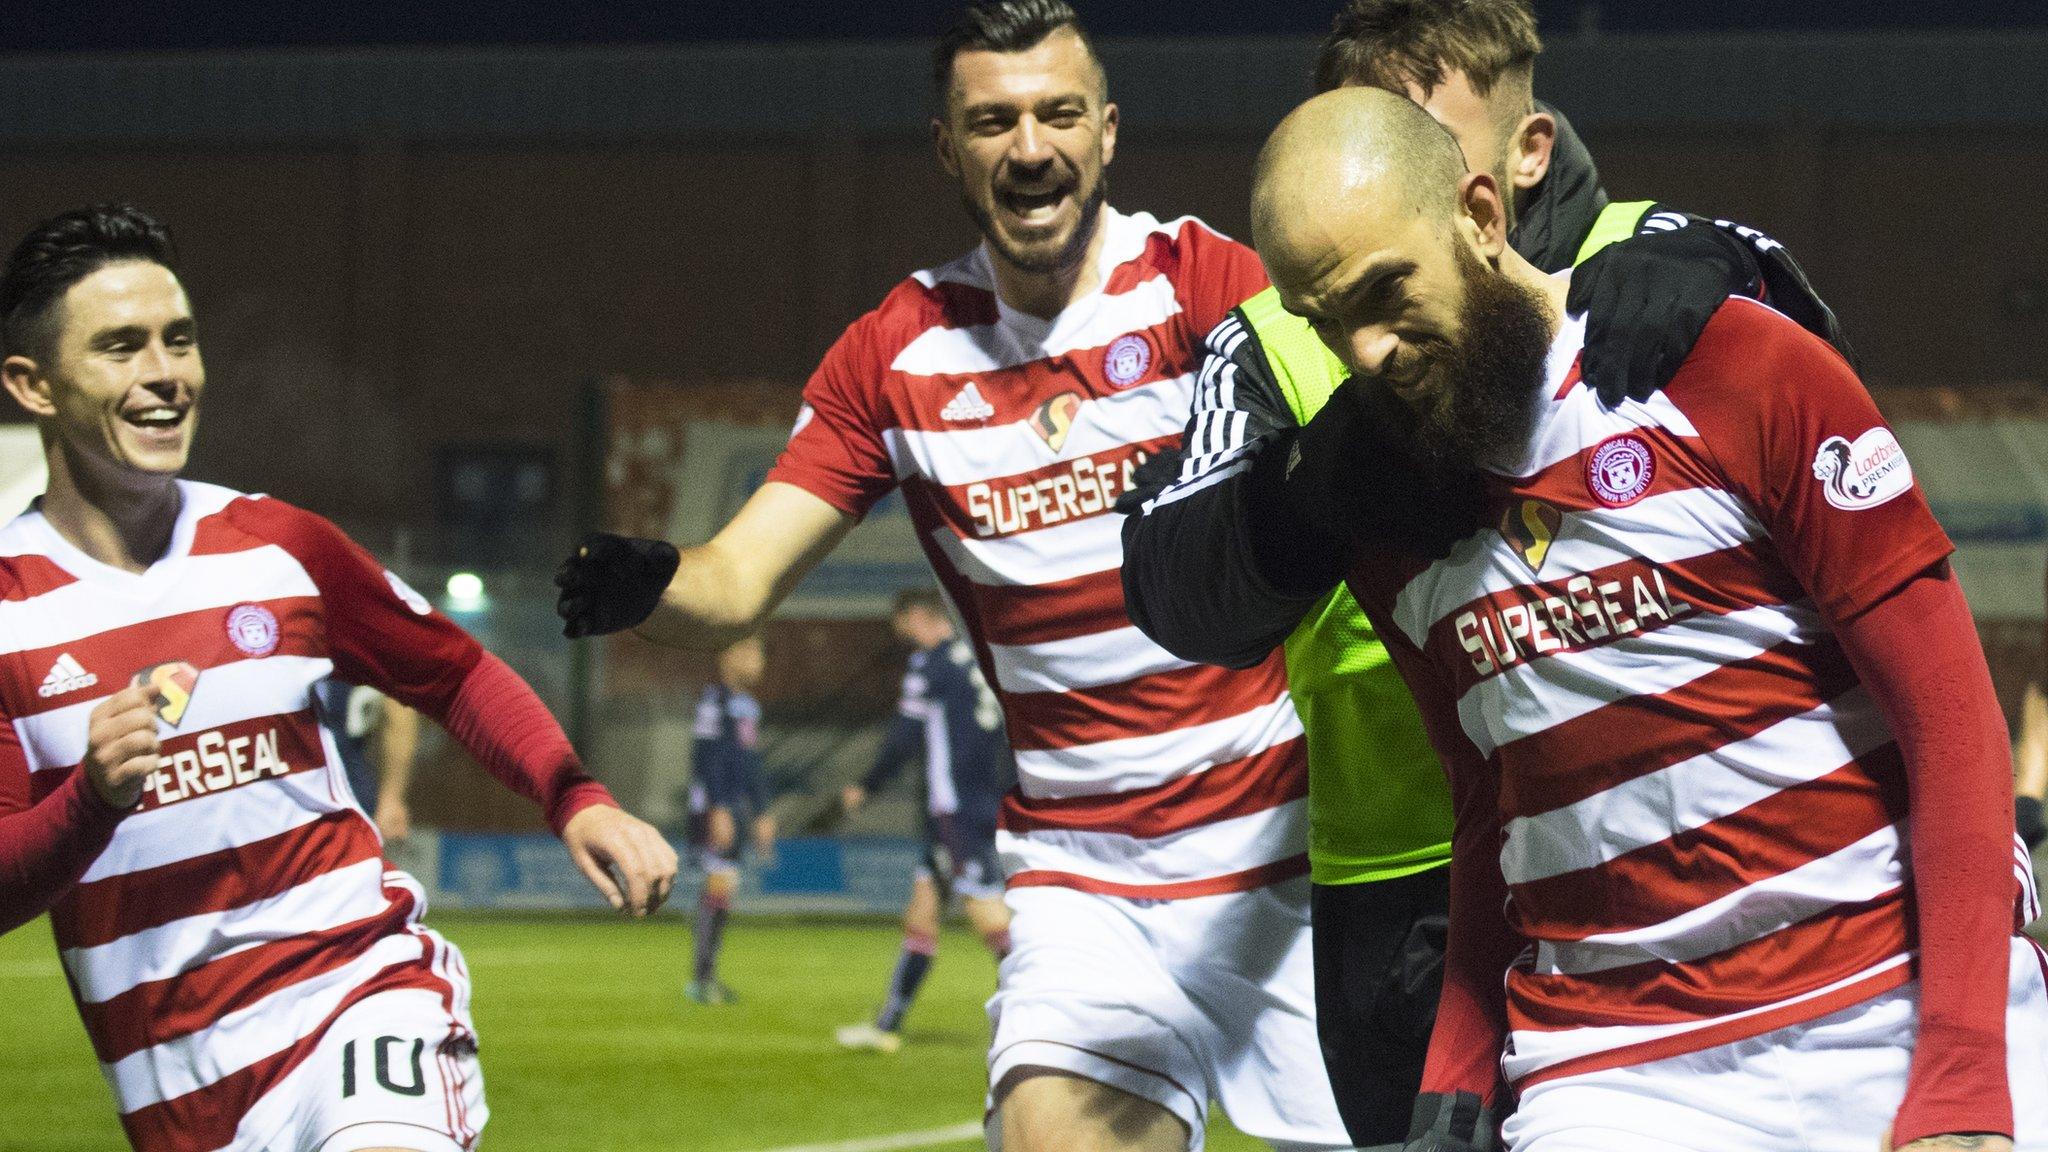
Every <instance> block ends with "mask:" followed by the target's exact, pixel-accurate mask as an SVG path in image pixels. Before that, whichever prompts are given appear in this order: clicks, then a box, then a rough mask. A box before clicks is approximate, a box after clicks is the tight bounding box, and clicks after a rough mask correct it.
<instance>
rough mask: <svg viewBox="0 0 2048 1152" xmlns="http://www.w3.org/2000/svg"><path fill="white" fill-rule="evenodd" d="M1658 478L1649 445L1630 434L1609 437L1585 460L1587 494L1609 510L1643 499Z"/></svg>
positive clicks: (1655, 459)
mask: <svg viewBox="0 0 2048 1152" xmlns="http://www.w3.org/2000/svg"><path fill="white" fill-rule="evenodd" d="M1656 478H1657V457H1656V456H1655V455H1654V454H1652V453H1651V451H1650V444H1649V442H1648V441H1646V440H1644V439H1643V438H1642V437H1641V436H1638V435H1636V434H1635V433H1633V432H1624V433H1622V434H1621V435H1619V436H1609V437H1608V438H1607V439H1605V440H1602V441H1601V442H1600V446H1599V447H1597V448H1595V449H1593V454H1592V455H1591V456H1588V457H1587V458H1586V491H1587V492H1589V493H1591V494H1592V496H1593V499H1595V500H1598V501H1599V502H1601V503H1602V504H1605V505H1607V506H1608V507H1609V508H1620V507H1623V506H1624V505H1628V504H1633V503H1635V502H1636V501H1637V500H1640V499H1642V495H1643V493H1645V492H1648V491H1649V490H1650V481H1652V480H1654V479H1656Z"/></svg>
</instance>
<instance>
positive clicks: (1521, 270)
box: [1500, 248, 1571, 332]
mask: <svg viewBox="0 0 2048 1152" xmlns="http://www.w3.org/2000/svg"><path fill="white" fill-rule="evenodd" d="M1500 270H1501V272H1502V273H1504V274H1506V276H1507V277H1508V279H1510V280H1513V281H1514V282H1515V283H1517V284H1520V285H1521V286H1522V287H1524V288H1526V289H1528V290H1529V291H1530V292H1532V293H1534V294H1535V295H1536V297H1537V299H1539V300H1541V301H1543V318H1544V319H1545V320H1547V321H1549V323H1550V330H1551V331H1552V332H1556V331H1557V329H1558V327H1559V326H1560V325H1562V324H1563V323H1564V316H1565V308H1564V302H1565V296H1566V295H1567V294H1568V293H1569V292H1570V291H1571V281H1569V280H1567V279H1564V278H1562V277H1558V276H1552V275H1551V274H1550V273H1548V272H1545V271H1544V270H1543V269H1541V268H1538V267H1536V266H1535V265H1534V264H1531V263H1529V261H1528V260H1526V259H1524V258H1523V257H1522V254H1521V253H1519V252H1516V251H1515V250H1514V249H1513V248H1509V249H1506V250H1504V251H1503V252H1502V253H1501V258H1500Z"/></svg>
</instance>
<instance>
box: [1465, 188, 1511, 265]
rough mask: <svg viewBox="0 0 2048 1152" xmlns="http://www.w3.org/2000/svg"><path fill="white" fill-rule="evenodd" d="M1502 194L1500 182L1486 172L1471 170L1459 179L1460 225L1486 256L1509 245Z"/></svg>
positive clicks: (1491, 257)
mask: <svg viewBox="0 0 2048 1152" xmlns="http://www.w3.org/2000/svg"><path fill="white" fill-rule="evenodd" d="M1502 195H1503V193H1502V191H1501V187H1500V185H1498V184H1496V183H1495V182H1494V179H1493V177H1492V176H1491V175H1489V174H1487V173H1485V172H1467V173H1465V178H1464V179H1463V180H1461V181H1459V182H1458V219H1457V223H1458V228H1459V230H1460V231H1461V232H1463V233H1465V234H1466V236H1467V237H1468V238H1469V239H1470V240H1471V242H1472V244H1473V246H1474V247H1475V248H1477V249H1478V254H1479V255H1480V257H1481V258H1483V259H1486V260H1492V259H1493V258H1494V257H1496V256H1499V255H1500V254H1501V250H1502V249H1504V248H1506V247H1507V246H1508V220H1507V209H1506V205H1505V204H1504V203H1503V202H1502V200H1501V196H1502Z"/></svg>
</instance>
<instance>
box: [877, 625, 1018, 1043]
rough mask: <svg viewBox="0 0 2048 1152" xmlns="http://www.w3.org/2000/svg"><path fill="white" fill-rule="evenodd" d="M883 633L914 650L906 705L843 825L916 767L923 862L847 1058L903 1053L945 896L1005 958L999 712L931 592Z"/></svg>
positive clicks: (1004, 756)
mask: <svg viewBox="0 0 2048 1152" xmlns="http://www.w3.org/2000/svg"><path fill="white" fill-rule="evenodd" d="M889 624H890V627H892V628H893V629H895V632H896V635H897V636H898V637H899V638H900V639H902V640H903V641H904V642H905V643H908V644H909V645H911V647H912V648H913V649H914V651H912V652H911V654H910V665H909V669H908V671H906V672H905V673H904V674H903V699H902V702H901V703H900V704H898V706H897V716H896V722H895V723H894V724H893V725H891V726H890V728H889V734H888V735H887V737H885V738H884V739H883V742H882V747H881V750H880V751H878V752H877V753H876V754H875V766H874V767H873V768H872V769H870V770H869V771H868V774H867V775H866V776H864V777H862V778H861V781H860V782H859V783H858V784H849V785H847V787H846V790H845V791H844V792H843V793H842V794H841V796H840V801H841V805H842V807H844V809H845V810H846V812H847V813H849V814H851V813H853V812H855V811H858V810H859V809H860V806H861V805H862V804H864V803H866V802H867V798H868V796H869V795H870V794H872V793H873V792H874V791H875V790H876V789H878V788H880V787H882V786H883V785H884V784H886V783H887V782H888V781H889V780H891V779H893V778H894V777H895V776H896V774H897V773H898V772H900V771H901V770H902V768H903V766H904V765H905V764H908V763H909V762H910V761H912V760H914V759H917V758H919V757H922V758H923V760H924V788H923V789H922V791H923V793H924V799H925V850H924V859H925V862H924V864H923V865H921V866H920V867H919V868H918V871H917V875H916V877H915V878H914V879H913V880H912V881H911V887H910V904H909V906H908V907H906V908H904V910H903V954H902V955H901V956H899V957H897V959H896V969H895V972H894V973H893V974H892V975H891V976H890V977H889V996H888V999H887V1000H885V1001H884V1002H883V1004H882V1010H881V1012H879V1013H878V1014H877V1015H876V1016H875V1019H874V1022H873V1023H871V1024H851V1025H848V1026H847V1027H844V1028H841V1029H839V1031H838V1033H837V1035H838V1038H839V1042H840V1043H841V1044H843V1045H846V1046H847V1047H849V1048H874V1049H878V1050H880V1051H883V1052H894V1051H896V1050H897V1049H898V1048H900V1047H901V1046H902V1044H903V1039H902V1029H903V1017H904V1014H905V1013H907V1012H909V1011H910V1005H911V1003H912V1002H913V1001H914V1000H916V998H917V989H918V986H919V985H921V984H923V983H924V978H925V974H926V973H927V972H929V971H930V970H931V965H932V960H933V957H934V954H935V951H936V949H937V948H938V942H939V918H940V916H941V914H942V913H943V912H944V911H945V906H946V903H947V900H948V898H949V897H951V896H955V895H957V896H959V897H960V900H961V905H962V907H963V908H964V909H965V911H966V913H967V919H968V921H969V923H971V924H973V925H974V930H975V931H976V932H977V933H979V934H980V936H981V939H982V942H983V943H984V944H987V945H988V950H989V951H990V952H991V953H993V954H994V955H995V958H996V960H997V961H998V962H1000V961H1001V960H1002V959H1003V957H1005V956H1008V955H1009V954H1010V910H1009V909H1008V908H1006V907H1005V906H1004V905H1003V864H1002V860H1001V859H1000V858H999V857H998V856H997V855H996V815H997V812H998V810H999V809H1000V807H1001V804H1002V795H1003V790H1004V789H1005V788H1006V787H1007V782H1006V781H1005V780H1004V776H1005V775H1007V773H1006V772H1005V771H1004V766H1005V764H1006V762H1007V761H1008V760H1009V747H1008V745H1007V744H1006V743H1005V742H1004V739H1003V727H1002V725H1003V718H1002V712H1001V709H1000V706H999V705H998V704H997V703H996V698H995V694H994V693H992V692H990V691H989V689H988V682H987V681H985V680H983V679H982V676H981V669H980V668H979V667H978V666H977V665H976V664H975V662H974V650H973V649H972V648H970V647H968V645H967V643H966V642H965V641H963V640H961V639H960V638H959V637H958V636H957V635H956V634H955V633H954V630H953V618H952V616H951V615H949V614H948V613H947V611H946V602H945V599H944V597H942V596H940V594H939V592H938V590H937V589H935V588H907V589H904V590H903V591H901V592H899V593H897V594H896V602H895V606H894V610H893V611H892V612H891V613H890V617H889Z"/></svg>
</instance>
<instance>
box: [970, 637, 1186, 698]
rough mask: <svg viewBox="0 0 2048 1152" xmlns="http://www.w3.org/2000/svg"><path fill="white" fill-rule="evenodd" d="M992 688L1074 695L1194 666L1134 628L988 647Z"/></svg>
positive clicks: (1007, 690)
mask: <svg viewBox="0 0 2048 1152" xmlns="http://www.w3.org/2000/svg"><path fill="white" fill-rule="evenodd" d="M988 652H989V660H990V662H991V663H993V664H994V665H995V670H996V686H997V687H999V688H1001V689H1002V690H1003V691H1005V692H1072V691H1077V690H1080V689H1086V688H1099V687H1103V686H1105V685H1110V684H1123V683H1126V682H1127V681H1131V680H1135V679H1137V678H1138V677H1140V676H1149V675H1152V674H1155V673H1159V672H1172V671H1175V670H1177V669H1181V668H1188V667H1192V665H1190V664H1189V663H1188V662H1187V661H1185V660H1183V659H1181V658H1180V657H1178V656H1175V655H1174V654H1173V653H1171V652H1168V651H1167V650H1166V649H1164V648H1161V647H1160V646H1159V645H1157V644H1155V643H1153V642H1152V638H1151V637H1149V636H1147V635H1145V634H1144V633H1143V632H1140V631H1138V630H1137V629H1136V628H1135V627H1130V628H1116V629H1112V630H1111V631H1108V632H1093V633H1090V634H1088V635H1086V636H1075V637H1072V638H1070V639H1066V640H1048V641H1046V642H1044V643H1042V644H991V645H989V646H988Z"/></svg>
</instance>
